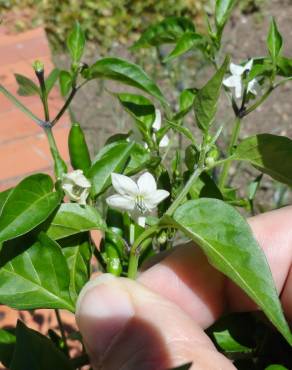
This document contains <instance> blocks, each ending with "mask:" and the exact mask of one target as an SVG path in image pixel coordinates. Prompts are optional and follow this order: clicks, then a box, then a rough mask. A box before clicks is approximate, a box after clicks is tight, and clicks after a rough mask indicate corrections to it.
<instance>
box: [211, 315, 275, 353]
mask: <svg viewBox="0 0 292 370" xmlns="http://www.w3.org/2000/svg"><path fill="white" fill-rule="evenodd" d="M256 324H257V323H256V320H255V318H254V316H252V313H235V314H228V315H226V316H223V317H221V318H220V319H219V320H217V321H216V322H215V323H214V324H213V325H212V326H211V327H210V328H208V329H207V334H208V335H209V336H210V338H211V339H212V341H213V342H214V344H215V345H216V347H219V350H220V351H223V352H225V354H227V355H230V354H232V353H234V352H235V353H237V354H239V353H252V352H253V351H254V349H255V347H256V342H255V340H254V334H255V330H254V328H255V325H256ZM281 339H282V338H281ZM230 357H231V358H232V356H230ZM234 357H235V356H234Z"/></svg>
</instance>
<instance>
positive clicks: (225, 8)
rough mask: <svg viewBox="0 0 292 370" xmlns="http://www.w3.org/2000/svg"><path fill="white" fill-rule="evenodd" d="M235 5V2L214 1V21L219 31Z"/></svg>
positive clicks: (228, 0) (231, 0)
mask: <svg viewBox="0 0 292 370" xmlns="http://www.w3.org/2000/svg"><path fill="white" fill-rule="evenodd" d="M235 4H236V0H216V7H215V20H216V26H217V28H218V30H219V31H221V30H222V29H223V28H224V26H225V24H226V22H227V21H228V19H229V17H230V15H231V12H232V10H233V7H234V6H235Z"/></svg>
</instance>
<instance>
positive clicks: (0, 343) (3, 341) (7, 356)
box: [0, 329, 16, 367]
mask: <svg viewBox="0 0 292 370" xmlns="http://www.w3.org/2000/svg"><path fill="white" fill-rule="evenodd" d="M15 342H16V337H15V335H14V334H13V333H12V332H11V331H8V330H4V329H0V363H2V364H3V365H4V366H6V367H8V366H9V365H10V363H11V360H12V357H13V352H14V347H15Z"/></svg>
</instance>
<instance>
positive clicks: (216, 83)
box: [194, 57, 229, 131]
mask: <svg viewBox="0 0 292 370" xmlns="http://www.w3.org/2000/svg"><path fill="white" fill-rule="evenodd" d="M228 65H229V58H228V57H226V58H225V61H224V63H223V64H222V66H221V67H220V68H219V69H218V71H217V72H216V73H215V75H214V76H213V77H212V78H211V79H210V80H209V81H208V82H207V84H206V85H205V86H203V87H202V88H201V89H200V90H199V91H198V93H197V95H196V97H195V101H194V108H195V113H196V118H197V124H198V126H199V128H200V129H201V130H203V131H208V130H209V128H210V126H211V125H212V123H213V121H214V118H215V114H216V111H217V104H218V100H219V96H220V92H221V86H222V81H223V78H224V75H225V73H226V69H227V67H228Z"/></svg>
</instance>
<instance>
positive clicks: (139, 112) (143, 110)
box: [115, 93, 155, 131]
mask: <svg viewBox="0 0 292 370" xmlns="http://www.w3.org/2000/svg"><path fill="white" fill-rule="evenodd" d="M115 96H116V97H117V98H118V99H119V102H120V103H121V105H122V106H123V107H124V108H125V110H126V111H127V112H128V113H129V114H130V115H131V116H132V117H133V118H134V119H135V120H138V121H139V123H140V124H141V125H142V129H144V130H146V131H149V130H150V129H151V126H152V123H153V122H154V120H155V107H154V105H153V104H152V102H151V101H150V100H149V99H147V98H145V97H144V96H142V95H136V94H128V93H120V94H115Z"/></svg>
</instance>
